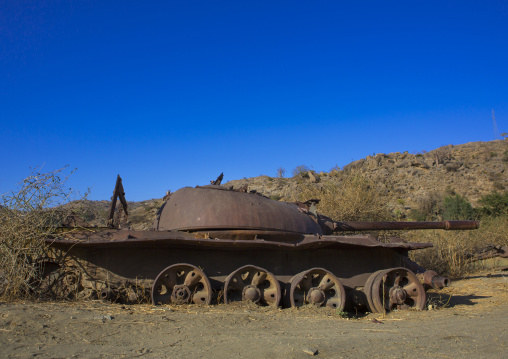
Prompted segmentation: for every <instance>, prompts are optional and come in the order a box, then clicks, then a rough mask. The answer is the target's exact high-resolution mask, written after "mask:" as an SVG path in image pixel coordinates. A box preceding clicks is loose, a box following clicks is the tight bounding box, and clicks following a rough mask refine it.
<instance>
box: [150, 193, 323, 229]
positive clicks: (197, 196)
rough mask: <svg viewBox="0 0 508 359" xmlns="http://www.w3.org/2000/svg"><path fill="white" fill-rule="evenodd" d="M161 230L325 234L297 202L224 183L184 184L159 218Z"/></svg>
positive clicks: (173, 195) (174, 194)
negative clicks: (242, 189) (193, 185)
mask: <svg viewBox="0 0 508 359" xmlns="http://www.w3.org/2000/svg"><path fill="white" fill-rule="evenodd" d="M156 228H158V229H159V230H179V231H198V230H200V231H203V230H213V229H228V230H235V229H249V230H255V229H257V230H271V231H284V232H294V233H300V234H322V233H323V232H322V229H321V227H320V226H319V224H318V223H316V222H315V221H314V220H312V218H311V217H309V216H308V215H306V214H304V213H303V212H301V211H299V210H298V207H297V206H296V205H295V204H292V203H287V202H279V201H274V200H271V199H269V198H266V197H263V196H260V195H256V194H252V193H243V192H238V191H232V190H228V189H226V188H224V187H221V186H206V187H197V188H190V187H187V188H182V189H180V190H178V191H176V192H175V193H173V194H172V195H171V197H170V198H169V200H168V201H167V202H166V204H165V205H164V210H163V211H162V212H161V214H160V218H159V221H158V226H156Z"/></svg>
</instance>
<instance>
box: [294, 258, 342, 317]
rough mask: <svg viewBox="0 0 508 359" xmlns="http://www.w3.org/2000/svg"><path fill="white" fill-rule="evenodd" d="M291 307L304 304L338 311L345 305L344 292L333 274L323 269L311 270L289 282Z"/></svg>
mask: <svg viewBox="0 0 508 359" xmlns="http://www.w3.org/2000/svg"><path fill="white" fill-rule="evenodd" d="M290 283H291V288H290V293H289V296H290V303H291V306H292V307H301V306H303V305H306V304H311V305H314V306H317V307H319V306H327V307H330V308H333V309H336V310H338V311H342V310H344V307H345V305H346V291H345V289H344V287H343V286H342V284H341V283H340V281H339V279H338V278H337V277H336V276H335V275H333V273H331V272H329V271H327V270H326V269H323V268H312V269H309V270H307V271H304V272H302V273H300V274H297V275H296V276H295V277H293V278H292V279H291V281H290Z"/></svg>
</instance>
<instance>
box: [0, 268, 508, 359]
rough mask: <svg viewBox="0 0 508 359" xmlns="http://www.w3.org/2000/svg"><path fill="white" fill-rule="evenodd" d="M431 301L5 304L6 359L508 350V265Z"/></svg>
mask: <svg viewBox="0 0 508 359" xmlns="http://www.w3.org/2000/svg"><path fill="white" fill-rule="evenodd" d="M429 305H431V306H433V307H434V309H432V310H426V311H422V312H416V311H399V312H393V313H390V314H388V315H386V316H383V315H375V314H367V315H362V316H359V317H355V316H354V313H352V314H350V315H349V316H350V317H349V318H348V317H345V316H341V315H340V313H336V312H334V311H331V310H328V309H327V308H321V309H314V308H303V309H299V310H295V309H284V310H280V309H270V308H261V307H256V306H254V305H240V306H225V305H217V306H210V307H195V306H185V307H152V306H151V305H133V306H125V305H116V304H105V303H101V302H66V303H55V302H45V303H33V302H19V303H0V357H2V358H15V357H22V358H27V357H40V358H108V357H129V358H130V357H144V358H161V357H168V358H169V357H171V358H173V357H179V358H219V357H221V358H223V357H224V358H232V357H240V358H309V357H311V354H309V353H314V355H315V357H317V358H353V357H360V358H365V357H370V356H375V357H382V358H415V357H421V358H426V357H429V358H460V357H462V358H466V357H488V358H506V357H507V355H508V354H507V353H508V325H507V318H508V316H507V313H508V272H506V271H497V272H495V271H493V272H491V273H489V274H487V273H483V274H479V275H474V276H471V277H469V278H466V279H463V280H460V281H455V282H454V283H453V284H452V286H451V287H449V288H446V289H445V290H443V291H441V292H440V293H430V295H429ZM377 322H381V323H377ZM316 351H317V352H316Z"/></svg>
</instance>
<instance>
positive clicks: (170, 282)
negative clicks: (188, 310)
mask: <svg viewBox="0 0 508 359" xmlns="http://www.w3.org/2000/svg"><path fill="white" fill-rule="evenodd" d="M211 299H212V288H211V286H210V281H209V280H208V277H207V276H206V275H205V273H203V271H202V270H201V269H199V268H197V267H195V266H193V265H192V264H187V263H179V264H174V265H172V266H169V267H167V268H166V269H164V270H163V271H162V272H160V273H159V275H158V276H157V278H155V281H154V283H153V285H152V303H153V304H154V305H161V304H170V303H171V304H205V305H208V304H210V301H211Z"/></svg>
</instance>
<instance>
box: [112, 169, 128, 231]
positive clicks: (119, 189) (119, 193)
mask: <svg viewBox="0 0 508 359" xmlns="http://www.w3.org/2000/svg"><path fill="white" fill-rule="evenodd" d="M117 198H119V199H120V203H121V205H122V209H123V212H124V214H125V218H126V217H127V216H128V215H129V212H128V210H127V200H126V199H125V191H124V189H123V184H122V178H120V175H118V176H117V178H116V184H115V189H114V190H113V197H112V198H111V207H110V209H109V217H108V226H110V227H115V225H114V223H113V222H114V216H115V210H116V201H117ZM118 222H119V223H117V226H120V222H121V219H120V218H119V220H118Z"/></svg>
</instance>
